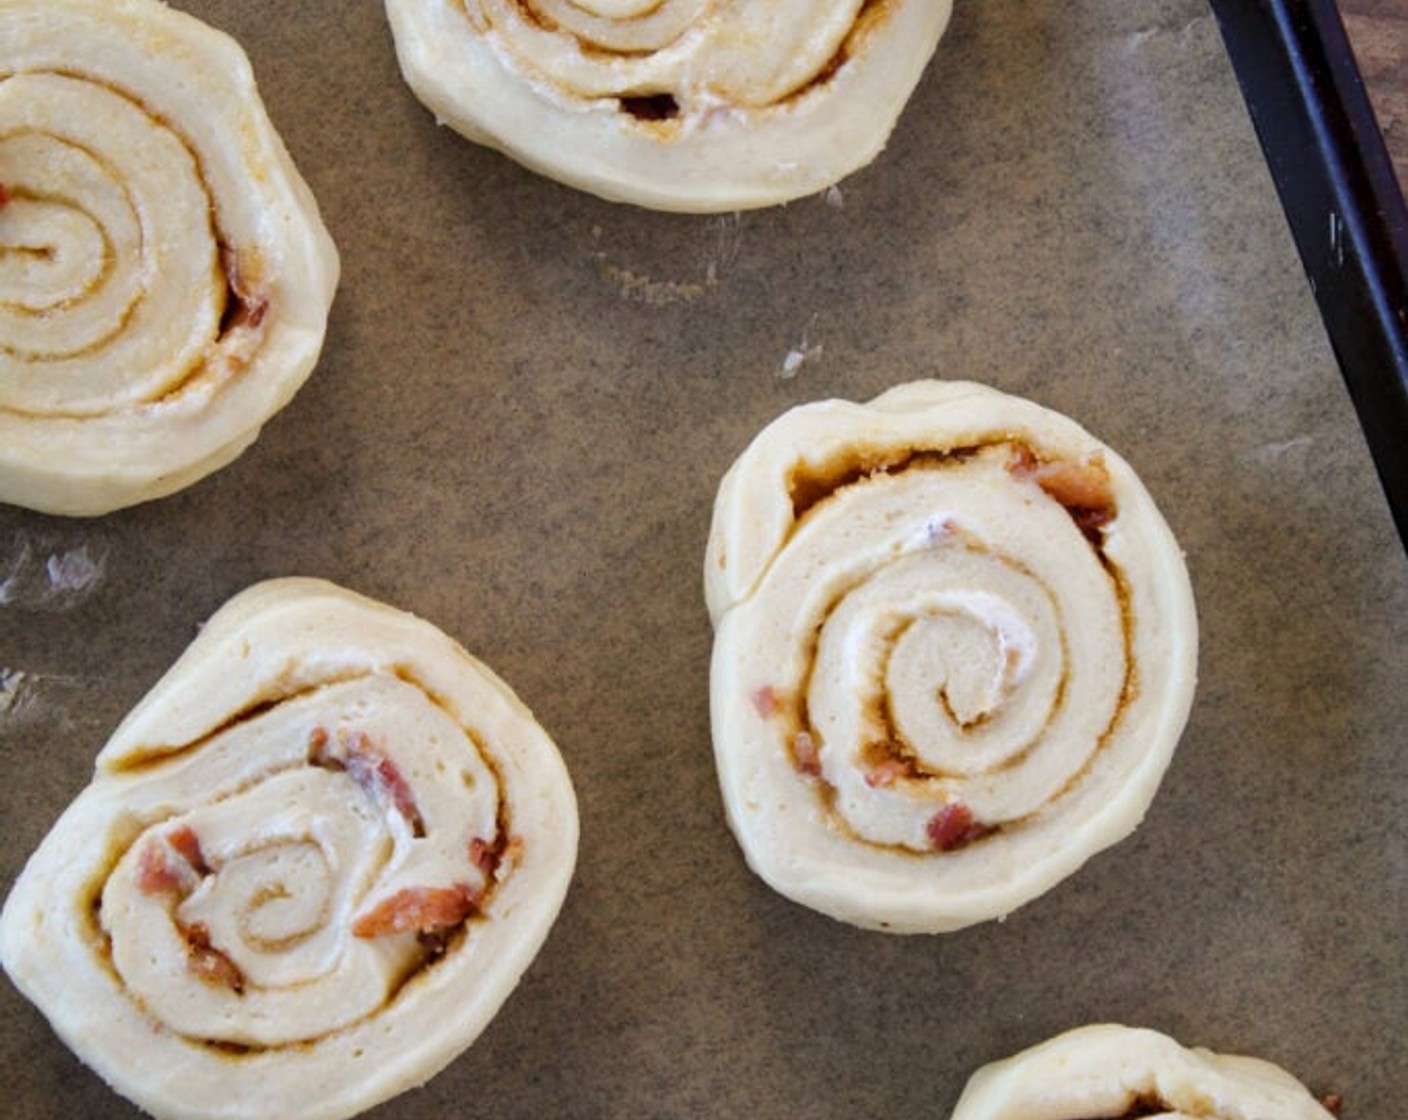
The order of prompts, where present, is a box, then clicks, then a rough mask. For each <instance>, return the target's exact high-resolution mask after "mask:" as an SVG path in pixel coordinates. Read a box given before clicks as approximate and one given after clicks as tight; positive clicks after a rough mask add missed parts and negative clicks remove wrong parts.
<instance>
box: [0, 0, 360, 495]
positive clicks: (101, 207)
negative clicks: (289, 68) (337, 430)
mask: <svg viewBox="0 0 1408 1120" xmlns="http://www.w3.org/2000/svg"><path fill="white" fill-rule="evenodd" d="M0 188H3V194H0V201H3V204H0V501H4V502H10V503H13V504H16V505H21V506H27V507H29V508H32V509H37V510H42V511H44V512H46V513H61V514H74V515H92V514H101V513H106V512H109V511H110V510H114V509H119V508H121V507H123V506H128V505H132V504H134V503H136V502H141V501H145V500H147V499H150V498H156V497H160V496H162V495H165V494H170V493H171V492H173V491H175V490H178V489H180V488H182V487H184V486H188V485H190V484H191V483H193V482H195V481H196V480H198V479H200V478H203V477H204V476H205V475H207V474H209V473H210V472H211V471H214V470H216V469H217V468H219V467H222V466H224V465H225V464H226V463H228V462H230V461H231V460H232V459H234V458H235V457H236V456H237V455H239V454H240V452H242V451H243V450H244V449H245V448H246V447H248V446H249V445H250V444H251V443H252V442H254V440H255V438H256V437H257V436H258V435H259V429H260V427H261V425H263V423H264V422H265V421H266V420H268V419H269V417H271V416H272V415H273V414H274V413H275V412H277V411H278V410H279V409H280V408H282V407H283V406H284V405H285V404H286V403H287V402H288V401H289V399H290V398H291V397H292V396H293V394H294V392H295V391H296V390H297V389H298V387H299V386H300V385H301V384H302V383H303V381H304V379H305V378H306V377H307V376H308V374H309V372H310V371H311V370H312V368H313V364H314V362H315V361H316V360H317V357H318V353H319V351H320V349H321V347H322V343H323V336H324V332H325V329H326V325H327V316H328V308H329V305H330V304H331V302H332V298H333V291H334V289H335V287H336V285H337V278H338V257H337V251H336V249H335V248H334V246H333V243H332V240H331V238H330V237H329V236H328V233H327V231H326V230H325V229H324V228H323V225H322V222H321V221H320V219H319V216H318V208H317V206H316V204H315V203H314V201H313V197H312V195H311V194H310V193H309V190H308V188H307V186H306V185H305V184H304V182H303V180H302V179H300V178H299V175H298V172H297V171H296V170H295V168H294V166H293V164H292V162H291V161H290V159H289V156H288V153H287V151H285V149H284V146H283V144H282V143H281V142H280V140H279V137H278V136H277V135H276V133H275V132H274V129H273V126H272V125H271V124H270V122H269V119H268V117H267V115H266V114H265V111H264V107H263V104H262V103H261V101H260V99H259V95H258V92H257V91H256V89H255V84H254V77H253V74H252V73H251V71H250V66H249V61H248V59H247V58H246V57H245V55H244V52H243V51H242V50H241V49H240V47H239V46H238V44H236V43H235V42H234V40H232V39H231V38H230V37H229V36H227V35H225V34H223V33H222V32H219V31H216V30H215V29H214V28H211V27H208V26H206V25H205V24H203V23H201V22H200V21H198V20H196V19H194V18H193V17H191V16H188V15H184V14H183V13H181V12H177V11H173V10H172V9H170V8H168V7H166V5H164V4H160V3H157V2H156V0H0Z"/></svg>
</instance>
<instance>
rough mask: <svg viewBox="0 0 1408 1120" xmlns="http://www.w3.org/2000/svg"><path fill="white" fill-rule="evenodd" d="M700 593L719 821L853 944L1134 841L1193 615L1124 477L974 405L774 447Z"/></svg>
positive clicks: (768, 444)
mask: <svg viewBox="0 0 1408 1120" xmlns="http://www.w3.org/2000/svg"><path fill="white" fill-rule="evenodd" d="M705 594H706V599H707V601H708V606H709V611H710V614H711V617H712V619H713V621H714V625H715V629H716V634H715V640H714V655H713V664H712V669H711V684H710V692H711V708H712V722H713V736H714V752H715V759H716V762H717V766H718V771H719V777H720V783H721V785H722V789H723V796H724V802H725V807H726V809H727V811H728V817H729V822H730V824H731V826H732V828H733V830H734V832H735V834H736V835H737V837H738V839H739V842H740V844H741V845H742V848H743V851H744V853H745V855H746V856H747V859H748V861H749V863H750V864H751V865H752V867H753V868H754V870H755V871H757V872H758V874H759V875H761V876H762V877H763V878H764V879H765V880H766V881H767V882H768V883H769V884H771V885H772V886H773V887H774V888H775V889H777V890H778V891H780V892H781V893H783V894H784V895H787V896H788V897H790V898H792V899H794V900H796V901H798V902H801V903H804V904H805V905H808V906H811V907H813V908H814V909H817V910H820V911H822V912H824V913H827V914H830V915H832V916H833V917H836V918H840V919H842V920H845V921H848V922H852V923H854V924H856V925H861V926H866V927H871V928H878V929H886V930H892V931H896V932H939V931H944V930H951V929H958V928H960V927H962V926H966V925H970V924H972V923H974V922H979V921H983V920H986V919H989V918H995V917H1000V916H1002V915H1004V914H1006V913H1008V912H1009V911H1011V910H1013V909H1014V908H1016V907H1017V906H1019V905H1021V904H1022V903H1024V902H1027V901H1029V900H1031V899H1032V898H1034V897H1036V896H1037V895H1039V894H1041V893H1042V892H1043V891H1045V890H1047V889H1048V888H1050V887H1051V886H1052V885H1054V884H1055V883H1056V882H1058V881H1059V880H1060V879H1062V878H1064V877H1065V876H1066V875H1068V874H1070V873H1071V872H1072V871H1074V870H1075V869H1076V868H1078V867H1079V866H1080V865H1081V864H1082V863H1084V862H1085V861H1086V860H1087V859H1088V858H1089V857H1090V856H1092V855H1094V854H1095V853H1096V852H1098V851H1100V850H1101V849H1103V848H1105V847H1107V846H1108V845H1110V844H1113V843H1114V842H1115V841H1117V840H1119V839H1120V838H1122V837H1123V836H1125V835H1126V834H1128V833H1129V832H1130V831H1131V830H1133V829H1134V827H1135V826H1136V825H1137V824H1138V823H1139V821H1140V819H1141V818H1142V817H1143V815H1144V812H1145V810H1146V809H1147V808H1148V805H1149V803H1150V801H1151V800H1152V798H1153V796H1154V792H1155V790H1156V788H1157V786H1158V783H1159V781H1160V779H1161V777H1162V775H1163V772H1164V770H1165V768H1166V767H1167V765H1168V762H1169V759H1170V756H1171V754H1172V752H1173V749H1174V746H1175V744H1176V742H1177V739H1178V737H1179V735H1180V733H1181V731H1182V729H1183V726H1184V723H1185V721H1186V719H1187V714H1188V710H1189V706H1190V704H1191V700H1192V694H1193V686H1194V680H1195V675H1196V658H1197V620H1196V616H1195V614H1194V609H1193V597H1192V591H1191V588H1190V586H1189V582H1188V576H1187V572H1186V570H1185V568H1184V564H1183V557H1182V554H1181V552H1180V551H1179V549H1178V546H1177V543H1176V542H1175V541H1174V539H1173V536H1172V534H1171V533H1170V532H1169V529H1168V527H1167V525H1166V524H1165V523H1164V521H1163V518H1162V517H1161V516H1160V515H1159V513H1158V511H1157V509H1156V508H1155V507H1154V504H1153V501H1152V500H1151V499H1150V497H1149V495H1148V493H1147V492H1146V491H1145V489H1144V487H1143V486H1142V485H1141V484H1140V482H1139V480H1138V478H1136V477H1135V474H1134V472H1133V471H1132V470H1131V469H1130V467H1129V466H1128V464H1127V463H1125V462H1124V460H1122V459H1121V458H1119V456H1117V455H1116V454H1115V453H1114V452H1113V451H1111V450H1110V449H1109V448H1107V447H1105V446H1104V445H1103V444H1101V443H1100V442H1099V441H1097V440H1096V439H1095V438H1094V437H1092V436H1091V435H1090V434H1089V433H1087V432H1085V431H1084V430H1083V429H1082V428H1080V427H1079V426H1078V425H1077V424H1075V423H1074V422H1072V421H1071V420H1069V419H1067V418H1065V417H1063V416H1060V415H1058V414H1056V413H1054V412H1051V411H1049V410H1047V409H1044V408H1041V407H1040V406H1038V405H1035V404H1033V403H1031V402H1029V401H1024V400H1020V399H1018V398H1015V397H1010V396H1007V395H1005V394H1002V393H998V392H996V391H994V390H992V389H988V388H985V387H983V386H980V385H974V384H970V383H964V382H937V381H923V382H915V383H912V384H908V385H903V386H900V387H898V388H896V389H892V390H891V391H889V392H887V393H885V394H883V395H882V396H880V397H878V398H876V399H875V400H874V401H871V402H870V403H869V404H866V405H858V404H852V403H850V402H847V401H826V402H821V403H817V404H810V405H804V406H802V407H799V408H795V409H793V410H792V411H791V412H788V413H786V414H785V415H783V416H782V417H781V418H779V419H778V420H776V421H774V422H773V423H772V424H770V425H769V426H768V427H767V428H766V429H764V431H763V432H762V433H761V434H760V435H759V436H758V437H757V438H756V439H755V440H754V442H753V443H752V444H751V445H750V446H749V447H748V449H747V450H746V451H744V453H743V454H742V455H741V456H740V457H739V459H738V460H737V462H735V463H734V465H733V466H732V468H731V469H730V470H729V472H728V473H727V475H726V476H725V477H724V480H723V482H722V484H721V486H720V490H719V495H718V499H717V502H716V504H715V507H714V519H713V526H712V529H711V533H710V539H709V545H708V550H707V556H706V561H705Z"/></svg>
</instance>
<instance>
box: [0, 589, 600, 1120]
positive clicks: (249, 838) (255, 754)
mask: <svg viewBox="0 0 1408 1120" xmlns="http://www.w3.org/2000/svg"><path fill="white" fill-rule="evenodd" d="M576 849H577V813H576V802H575V799H574V797H573V792H572V786H571V783H570V782H569V780H568V776H567V772H566V770H565V768H564V766H563V763H562V759H561V758H560V757H559V755H558V752H557V750H556V748H555V747H554V746H553V744H552V742H551V741H550V740H549V739H548V737H547V735H546V734H545V733H544V732H543V730H542V729H541V728H540V727H539V726H538V725H537V723H536V722H534V720H533V717H532V715H531V714H530V713H529V712H528V710H527V709H526V708H525V707H524V706H523V705H522V703H521V702H519V700H518V699H517V698H516V697H515V696H514V695H513V693H512V692H511V691H510V690H509V688H508V687H507V686H506V685H505V684H504V683H503V682H502V681H500V680H499V679H498V678H497V677H496V676H494V675H493V674H492V673H491V672H490V671H489V670H488V669H487V668H486V667H485V666H483V665H482V664H480V663H479V662H477V661H475V660H474V659H473V658H471V657H470V656H469V655H468V654H467V653H465V652H464V650H462V649H461V648H460V647H459V646H457V645H456V644H455V643H454V642H452V641H451V640H450V639H449V638H448V637H446V636H445V635H444V634H443V633H441V632H440V631H439V630H437V629H436V628H435V627H433V626H431V625H430V624H429V623H427V622H423V621H421V620H420V619H417V618H415V617H413V616H411V615H408V614H405V613H402V612H401V611H398V610H394V609H392V608H391V607H387V606H383V605H381V604H378V603H375V602H373V601H371V600H369V599H364V598H362V597H360V596H357V595H354V594H352V593H351V592H348V591H344V590H342V589H340V588H338V587H335V586H333V585H332V584H328V583H323V582H320V581H316V580H306V579H285V580H275V581H271V582H268V583H263V584H258V585H256V586H254V587H253V588H251V589H249V590H248V591H246V592H244V593H243V594H241V595H238V596H236V597H235V598H234V599H232V600H231V601H230V602H229V603H228V604H226V605H225V606H224V607H223V608H222V609H221V610H220V611H218V612H217V613H216V614H215V615H214V616H213V617H212V618H211V619H210V621H209V622H208V623H207V624H206V626H205V627H204V628H203V629H202V631H201V633H200V635H199V637H197V639H196V640H195V642H194V643H193V644H192V645H191V647H190V648H189V649H188V650H187V651H186V653H185V654H184V655H183V656H182V657H181V658H180V660H179V661H178V662H177V663H176V664H175V665H174V666H173V667H172V668H171V670H170V671H169V672H168V673H167V674H166V676H165V677H163V679H162V680H161V681H160V682H158V684H157V685H156V687H155V688H154V689H153V690H152V691H151V693H149V694H148V695H147V697H146V698H145V699H144V700H142V702H141V703H140V704H138V706H137V707H136V708H135V709H134V710H133V711H132V712H131V714H130V715H129V716H128V717H127V719H126V720H124V721H123V723H122V724H121V726H120V727H119V728H118V729H117V731H116V732H115V733H114V735H113V736H112V738H111V740H110V741H109V742H108V744H107V745H106V746H105V747H104V748H103V750H102V752H101V753H100V754H99V755H98V760H97V774H96V775H95V777H94V779H93V782H92V784H91V785H90V786H89V787H88V788H87V789H86V790H85V791H84V792H83V793H82V794H81V795H80V796H79V797H78V798H77V800H76V801H75V802H74V803H73V804H72V805H71V806H70V807H69V809H68V810H67V811H66V812H65V813H64V814H63V816H62V817H61V818H60V820H59V822H58V823H57V824H56V825H55V826H54V829H53V830H52V831H51V832H50V834H49V836H48V837H47V838H46V839H45V840H44V842H43V844H42V845H41V846H40V848H39V850H38V851H37V852H36V853H35V854H34V856H32V857H31V859H30V861H29V863H28V865H27V866H26V867H25V870H24V872H23V873H22V874H21V876H20V878H19V880H18V881H17V882H16V884H15V887H14V889H13V892H12V893H11V895H10V897H9V899H8V901H7V902H6V904H5V908H4V912H3V915H0V961H3V963H4V966H5V970H6V971H7V972H8V973H9V975H10V978H11V979H12V980H13V981H14V982H15V984H16V985H17V986H18V987H19V988H20V990H21V991H22V992H24V993H25V995H27V996H28V997H29V998H30V999H31V1000H32V1001H33V1002H34V1003H35V1004H36V1005H37V1006H38V1007H39V1009H40V1010H41V1011H43V1012H44V1014H45V1015H46V1016H47V1017H48V1018H49V1021H50V1023H51V1024H52V1025H53V1027H54V1029H55V1030H56V1031H57V1032H58V1033H59V1035H60V1036H61V1037H62V1038H63V1039H64V1041H65V1042H67V1043H68V1045H69V1046H70V1047H71V1048H72V1049H73V1050H74V1052H75V1053H76V1054H78V1056H79V1057H80V1058H82V1059H83V1061H84V1062H86V1063H87V1064H89V1065H90V1066H92V1068H93V1069H94V1070H96V1071H97V1072H98V1073H99V1074H100V1075H101V1076H102V1077H103V1078H104V1080H106V1081H108V1082H109V1083H110V1084H111V1085H112V1086H113V1088H115V1089H116V1090H117V1091H118V1092H119V1093H121V1094H122V1095H123V1096H125V1097H128V1098H129V1099H131V1100H132V1101H134V1102H135V1103H136V1104H138V1105H139V1106H140V1107H142V1108H143V1109H145V1110H146V1111H148V1112H150V1113H151V1114H152V1115H153V1116H156V1117H158V1118H162V1120H165V1118H171V1120H194V1118H198V1117H212V1118H213V1117H221V1118H222V1120H243V1118H248V1120H266V1118H267V1117H271V1116H297V1117H300V1118H302V1120H340V1118H343V1117H348V1116H352V1115H353V1114H355V1113H357V1112H360V1111H362V1110H363V1109H366V1108H370V1107H371V1106H372V1105H374V1104H376V1103H378V1102H379V1101H383V1100H385V1099H387V1098H388V1097H391V1096H393V1095H395V1094H397V1093H399V1092H401V1091H402V1090H404V1089H407V1088H410V1087H412V1086H414V1085H418V1084H420V1083H421V1082H423V1081H425V1080H426V1079H428V1078H429V1077H431V1076H432V1075H433V1074H435V1073H437V1072H438V1071H439V1070H440V1069H442V1068H443V1067H444V1066H445V1065H446V1064H447V1063H448V1062H449V1061H450V1060H451V1059H453V1058H454V1057H455V1056H456V1055H457V1054H459V1053H460V1052H461V1051H463V1050H464V1049H465V1048H466V1047H467V1046H469V1045H470V1044H471V1043H472V1042H473V1041H474V1039H475V1038H476V1037H477V1036H478V1035H479V1033H480V1032H481V1031H483V1030H484V1028H485V1027H486V1026H487V1024H488V1023H489V1021H490V1019H491V1018H492V1017H493V1016H494V1014H495V1012H496V1011H497V1010H498V1008H499V1006H500V1005H501V1004H502V1003H503V1002H504V1000H505V999H506V998H507V997H508V995H509V993H510V992H511V991H512V990H513V988H514V986H515V985H516V984H517V982H518V979H519V977H520V976H521V975H522V973H523V971H524V970H525V969H526V968H527V967H528V965H529V964H530V963H531V962H532V960H533V958H534V956H535V955H536V954H537V952H538V949H539V947H540V946H541V945H542V943H543V941H544V939H545V938H546V936H547V934H548V931H549V928H550V927H551V926H552V924H553V921H554V919H555V918H556V916H557V913H558V909H559V907H560V906H561V904H562V901H563V898H564V895H565V893H566V890H567V885H568V880H569V879H570V877H571V875H572V870H573V866H574V862H575V859H576Z"/></svg>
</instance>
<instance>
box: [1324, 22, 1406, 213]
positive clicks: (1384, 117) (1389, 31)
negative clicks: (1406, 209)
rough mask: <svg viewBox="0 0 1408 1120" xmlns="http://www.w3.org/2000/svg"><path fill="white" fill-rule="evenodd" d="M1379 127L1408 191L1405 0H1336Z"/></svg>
mask: <svg viewBox="0 0 1408 1120" xmlns="http://www.w3.org/2000/svg"><path fill="white" fill-rule="evenodd" d="M1339 7H1340V14H1341V15H1342V16H1343V17H1344V24H1345V30H1346V31H1348V32H1349V40H1350V42H1351V43H1352V44H1353V46H1354V54H1355V57H1356V58H1357V59H1358V61H1359V70H1360V73H1362V74H1363V76H1364V84H1365V86H1366V87H1367V88H1368V90H1369V99H1370V101H1372V102H1373V105H1374V113H1375V115H1376V116H1377V117H1378V120H1379V129H1380V130H1381V131H1382V132H1383V134H1384V141H1385V143H1386V144H1387V145H1388V151H1389V155H1390V156H1391V157H1392V158H1393V165H1394V168H1395V170H1397V172H1398V182H1399V184H1400V185H1401V186H1402V187H1403V188H1404V190H1405V191H1408V0H1340V4H1339Z"/></svg>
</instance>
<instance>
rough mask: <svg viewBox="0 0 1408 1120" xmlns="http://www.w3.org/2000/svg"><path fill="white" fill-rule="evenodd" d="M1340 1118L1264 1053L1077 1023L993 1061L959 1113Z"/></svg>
mask: <svg viewBox="0 0 1408 1120" xmlns="http://www.w3.org/2000/svg"><path fill="white" fill-rule="evenodd" d="M1097 1116H1099V1117H1107V1118H1109V1120H1135V1118H1139V1120H1334V1113H1332V1112H1331V1111H1330V1110H1329V1109H1328V1108H1327V1107H1326V1106H1325V1105H1324V1104H1323V1103H1322V1102H1320V1101H1318V1100H1316V1099H1315V1097H1313V1096H1312V1095H1311V1094H1310V1091H1309V1090H1308V1089H1306V1087H1305V1086H1304V1085H1302V1084H1301V1083H1300V1082H1299V1081H1297V1080H1296V1079H1295V1078H1294V1077H1292V1076H1291V1075H1290V1074H1289V1073H1287V1072H1286V1071H1285V1070H1283V1069H1281V1068H1280V1067H1279V1066H1276V1065H1273V1064H1272V1063H1270V1062H1267V1061H1263V1060H1262V1059H1260V1058H1246V1057H1242V1056H1240V1055H1234V1054H1214V1053H1212V1052H1211V1051H1209V1050H1203V1049H1201V1048H1199V1049H1185V1048H1184V1047H1182V1046H1180V1045H1179V1044H1178V1043H1177V1042H1175V1041H1174V1040H1173V1039H1171V1038H1169V1037H1167V1036H1166V1035H1162V1034H1159V1033H1158V1032H1157V1031H1151V1030H1143V1029H1138V1028H1134V1027H1123V1026H1116V1025H1113V1024H1098V1025H1095V1026H1089V1027H1080V1028H1077V1029H1076V1030H1072V1031H1067V1032H1066V1033H1065V1034H1062V1035H1058V1036H1057V1037H1055V1038H1053V1039H1051V1040H1049V1041H1047V1042H1043V1043H1041V1044H1040V1045H1039V1046H1033V1047H1032V1048H1031V1049H1029V1050H1024V1051H1022V1053H1020V1054H1017V1055H1016V1056H1015V1057H1012V1058H1007V1059H1006V1060H1004V1061H1000V1062H993V1063H992V1064H991V1065H987V1066H984V1067H983V1068H982V1069H980V1070H978V1072H977V1073H975V1074H974V1075H973V1076H972V1078H971V1079H970V1080H969V1082H968V1085H967V1087H966V1088H965V1089H964V1091H963V1096H962V1097H961V1098H960V1099H959V1101H958V1107H957V1108H955V1109H954V1111H953V1117H952V1120H1089V1118H1091V1117H1097Z"/></svg>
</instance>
